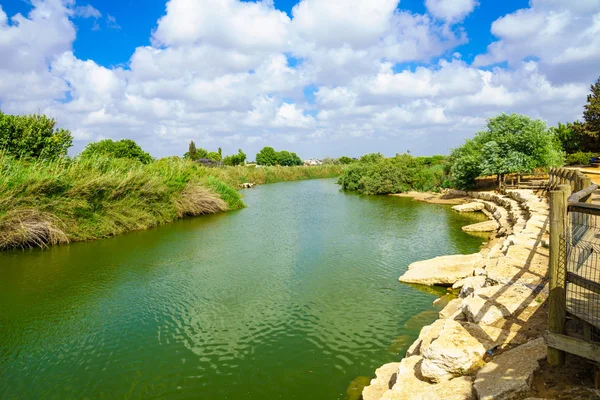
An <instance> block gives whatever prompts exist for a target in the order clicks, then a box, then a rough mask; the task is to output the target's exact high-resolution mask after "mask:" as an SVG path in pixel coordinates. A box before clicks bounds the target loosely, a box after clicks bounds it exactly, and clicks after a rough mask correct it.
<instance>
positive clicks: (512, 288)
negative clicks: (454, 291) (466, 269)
mask: <svg viewBox="0 0 600 400" xmlns="http://www.w3.org/2000/svg"><path fill="white" fill-rule="evenodd" d="M547 297H548V290H547V287H546V288H541V287H539V286H525V285H519V284H513V285H497V286H491V287H485V288H482V289H478V290H476V291H475V292H474V293H473V294H472V295H471V296H469V297H467V298H465V299H464V300H463V301H462V304H461V307H462V311H463V313H464V314H465V316H466V317H467V319H468V320H469V321H471V322H475V323H482V324H485V325H494V324H495V323H496V322H498V321H500V320H502V319H504V318H508V317H511V316H513V315H516V314H520V313H522V312H523V311H524V310H525V309H531V310H530V311H531V312H532V311H535V310H536V309H537V308H539V307H540V306H541V305H542V303H543V302H544V301H545V300H546V298H547Z"/></svg>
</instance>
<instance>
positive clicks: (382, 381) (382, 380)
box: [362, 363, 400, 400]
mask: <svg viewBox="0 0 600 400" xmlns="http://www.w3.org/2000/svg"><path fill="white" fill-rule="evenodd" d="M399 367H400V363H389V364H385V365H384V366H382V367H380V368H378V369H377V370H376V371H375V379H373V380H371V383H370V384H369V386H367V387H365V388H364V389H363V391H362V398H363V400H379V399H380V398H381V396H383V394H384V393H385V392H387V391H388V390H390V389H391V388H392V387H393V386H394V384H395V383H396V377H397V375H398V368H399Z"/></svg>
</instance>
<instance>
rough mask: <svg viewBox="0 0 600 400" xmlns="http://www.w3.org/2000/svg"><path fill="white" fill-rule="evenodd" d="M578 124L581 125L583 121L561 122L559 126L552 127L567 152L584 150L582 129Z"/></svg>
mask: <svg viewBox="0 0 600 400" xmlns="http://www.w3.org/2000/svg"><path fill="white" fill-rule="evenodd" d="M578 125H581V123H577V122H576V123H568V124H561V123H560V122H559V123H558V126H557V127H554V128H552V131H553V133H554V135H555V136H556V139H557V140H558V141H559V142H560V145H561V147H562V148H563V150H564V151H565V152H566V153H567V154H572V153H577V152H579V151H582V146H583V143H582V142H583V141H582V136H581V131H582V130H581V128H580V127H579V126H578Z"/></svg>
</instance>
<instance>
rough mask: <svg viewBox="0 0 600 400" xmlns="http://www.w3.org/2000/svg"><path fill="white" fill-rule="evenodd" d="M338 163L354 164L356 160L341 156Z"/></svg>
mask: <svg viewBox="0 0 600 400" xmlns="http://www.w3.org/2000/svg"><path fill="white" fill-rule="evenodd" d="M338 161H339V162H340V164H344V165H346V164H352V163H353V162H354V161H355V160H354V159H352V158H350V157H346V156H341V157H340V158H338Z"/></svg>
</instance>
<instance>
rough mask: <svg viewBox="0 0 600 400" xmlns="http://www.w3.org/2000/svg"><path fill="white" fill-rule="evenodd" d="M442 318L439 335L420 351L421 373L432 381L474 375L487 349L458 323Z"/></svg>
mask: <svg viewBox="0 0 600 400" xmlns="http://www.w3.org/2000/svg"><path fill="white" fill-rule="evenodd" d="M443 321H444V326H443V328H442V330H441V331H440V332H439V336H438V338H437V339H436V340H434V341H432V342H431V344H429V346H428V347H427V349H426V350H424V351H423V349H422V350H421V353H422V354H423V362H422V364H421V374H422V375H423V377H424V378H425V379H427V380H429V381H431V382H435V383H439V382H445V381H448V380H450V379H452V378H454V377H458V376H464V375H472V374H474V373H475V372H476V371H477V370H478V369H479V368H481V366H482V365H483V364H484V361H483V356H484V355H485V352H486V348H485V347H484V346H483V345H482V344H481V343H480V342H479V341H478V340H477V339H475V338H474V337H473V336H471V334H470V333H469V331H467V330H466V329H465V328H463V327H462V325H461V324H460V323H458V322H456V321H454V320H451V319H445V320H443Z"/></svg>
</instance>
